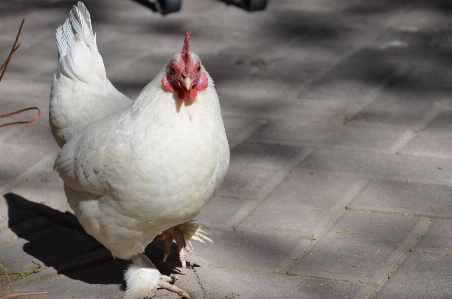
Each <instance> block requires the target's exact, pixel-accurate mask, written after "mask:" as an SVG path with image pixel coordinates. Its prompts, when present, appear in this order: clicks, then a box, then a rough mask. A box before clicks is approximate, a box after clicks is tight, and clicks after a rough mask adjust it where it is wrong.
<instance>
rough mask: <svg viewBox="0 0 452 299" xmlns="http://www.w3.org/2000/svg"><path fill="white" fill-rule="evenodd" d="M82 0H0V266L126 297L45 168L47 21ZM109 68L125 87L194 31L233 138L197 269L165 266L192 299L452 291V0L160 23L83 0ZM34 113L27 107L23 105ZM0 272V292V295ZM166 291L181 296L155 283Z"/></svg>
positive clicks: (195, 7) (212, 8)
mask: <svg viewBox="0 0 452 299" xmlns="http://www.w3.org/2000/svg"><path fill="white" fill-rule="evenodd" d="M73 4H75V2H74V1H50V0H48V1H46V0H34V1H29V0H23V1H4V2H0V60H2V61H3V59H5V58H6V57H7V54H8V52H9V49H10V47H11V46H12V44H13V42H14V38H15V35H16V32H17V29H18V27H19V25H20V22H21V19H22V18H23V17H25V18H26V22H25V27H24V30H23V33H22V36H21V38H20V41H21V43H22V46H21V47H20V49H19V50H18V52H17V53H16V54H15V55H14V56H13V58H12V61H11V63H10V66H9V68H8V71H7V73H6V75H5V77H4V79H3V81H2V82H1V83H0V100H1V104H0V114H2V113H6V112H10V111H12V110H15V109H20V108H24V107H28V106H33V105H34V106H38V107H39V108H41V110H42V116H41V118H40V119H39V120H38V121H36V122H35V123H33V124H30V125H27V126H24V127H20V126H15V127H7V128H1V129H0V160H1V162H0V193H1V194H2V195H3V196H1V198H0V263H1V264H2V265H3V266H4V267H6V268H8V271H11V272H14V271H24V270H27V269H33V268H38V266H37V264H35V263H39V265H40V267H41V268H40V269H38V270H36V272H35V273H32V274H30V275H27V276H19V275H11V276H10V278H11V281H12V286H13V288H14V291H15V292H16V293H20V292H26V291H48V292H49V295H47V296H36V297H33V298H55V299H62V298H96V299H97V298H120V296H121V294H122V292H123V290H124V285H123V280H122V273H123V270H124V269H125V265H126V263H127V262H125V261H121V260H114V259H113V258H112V257H111V255H110V253H109V252H108V251H107V250H106V249H104V248H103V246H102V245H100V244H99V243H97V242H96V241H95V240H94V239H93V238H91V237H90V236H88V235H86V234H85V233H84V231H83V229H82V228H81V227H80V226H79V224H78V222H77V220H76V218H75V217H74V216H73V215H72V214H71V213H70V211H69V208H68V206H67V204H66V201H65V196H64V193H63V190H62V182H61V180H59V178H58V176H57V174H56V173H54V172H53V171H52V166H53V165H52V163H53V160H54V158H55V156H56V155H57V153H58V147H57V146H56V144H55V141H54V140H53V138H52V136H51V134H50V130H49V127H48V120H47V115H48V101H49V93H50V85H51V80H52V74H53V72H54V71H55V68H56V61H57V51H56V46H55V39H54V32H55V29H56V28H57V26H58V25H60V24H62V22H63V21H64V20H65V19H66V18H67V17H68V13H69V10H70V8H71V7H72V5H73ZM85 4H86V6H87V7H88V9H89V10H90V12H91V16H92V18H93V20H94V30H95V31H96V32H97V41H98V46H99V50H100V52H101V54H102V56H103V58H104V62H105V65H106V69H107V74H108V76H109V78H110V79H111V81H112V82H113V84H114V85H115V86H116V87H117V88H118V89H119V90H121V91H123V92H124V93H125V94H127V95H128V96H131V97H135V96H136V95H137V94H138V92H139V91H140V90H141V89H142V88H143V87H144V85H145V84H147V83H148V82H149V81H150V80H151V79H152V77H153V76H154V75H155V74H156V73H157V71H158V70H159V69H160V68H161V67H162V66H163V65H164V64H165V63H166V62H167V61H168V59H169V58H170V57H171V56H172V54H173V53H174V52H176V51H179V50H180V47H181V45H182V41H183V38H184V34H185V32H186V30H187V29H188V28H190V29H191V30H192V31H193V35H192V48H193V50H194V51H195V52H196V53H198V54H199V55H200V57H201V59H202V60H203V63H204V65H205V66H206V68H207V70H208V71H209V73H210V74H211V76H212V77H213V78H214V79H215V81H216V87H217V91H218V93H219V96H220V101H221V105H222V110H223V116H224V120H225V125H226V130H227V134H228V138H229V142H230V145H231V150H232V151H231V165H230V168H229V172H228V174H227V176H226V179H225V181H224V183H223V185H222V187H221V188H220V189H219V191H218V192H217V194H216V196H215V197H214V198H213V199H212V200H211V201H210V202H209V203H208V204H207V205H206V207H205V208H204V210H203V211H202V212H201V214H199V216H198V217H197V219H198V220H199V221H200V222H201V223H203V224H204V225H205V227H206V230H207V231H208V233H209V237H211V238H212V239H213V240H214V243H213V244H200V243H197V242H196V243H195V244H193V245H194V246H195V251H196V252H197V254H198V255H197V256H192V255H190V256H189V257H188V260H189V261H190V265H191V267H189V268H188V269H181V268H179V266H180V263H178V261H177V254H176V253H175V252H173V253H172V255H171V257H170V259H169V261H168V262H166V263H165V264H163V263H162V255H163V249H162V245H161V244H151V245H150V246H149V247H148V249H147V253H148V255H149V256H150V257H151V258H152V259H153V261H154V262H155V264H156V265H157V267H158V268H159V269H160V270H161V271H162V272H163V273H166V274H170V273H175V274H178V278H179V279H178V281H177V282H176V283H177V284H178V285H179V286H181V287H183V288H185V289H186V290H187V291H188V292H189V293H190V294H191V295H192V296H193V298H206V299H210V298H242V299H243V298H250V299H251V298H319V299H320V298H321V299H323V298H367V297H369V298H385V299H387V298H452V284H451V283H450V281H451V280H452V257H451V256H452V188H451V184H452V154H451V150H450V149H451V148H452V133H451V132H452V109H451V107H452V106H451V105H452V98H451V92H452V35H451V33H450V32H451V31H450V30H451V25H452V6H451V5H450V4H448V3H447V1H440V0H432V1H394V0H370V1H367V0H366V1H364V0H348V1H333V0H285V1H277V0H270V2H269V5H268V7H267V9H266V10H265V11H262V12H255V13H247V12H245V11H243V10H240V9H238V8H237V7H235V6H227V5H226V4H225V3H224V2H222V1H214V0H196V1H195V0H190V1H187V0H185V1H184V3H183V8H182V11H181V12H180V13H177V14H171V15H168V16H166V17H162V16H160V15H158V14H156V13H153V12H152V11H150V10H148V9H146V8H144V7H143V6H141V5H139V4H137V3H135V2H132V1H124V0H122V1H121V0H109V1H94V0H87V1H85ZM30 115H32V112H30ZM10 293H11V290H10V287H9V282H8V280H7V278H6V276H5V275H0V296H1V295H6V294H10ZM157 297H158V298H177V296H176V295H175V294H172V293H169V292H167V291H164V290H159V291H158V292H157Z"/></svg>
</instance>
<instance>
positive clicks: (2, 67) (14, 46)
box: [0, 18, 25, 81]
mask: <svg viewBox="0 0 452 299" xmlns="http://www.w3.org/2000/svg"><path fill="white" fill-rule="evenodd" d="M24 22H25V18H24V19H23V20H22V23H21V24H20V28H19V32H17V35H16V41H15V42H14V45H13V47H12V49H11V52H9V55H8V58H6V60H5V62H3V64H2V66H1V67H0V72H2V73H1V75H0V81H2V78H3V75H4V74H5V72H6V68H7V67H8V63H9V61H10V60H11V57H12V56H13V53H14V52H16V51H17V49H19V47H20V44H18V45H17V41H18V40H19V35H20V32H21V31H22V27H23V26H24ZM16 45H17V46H16Z"/></svg>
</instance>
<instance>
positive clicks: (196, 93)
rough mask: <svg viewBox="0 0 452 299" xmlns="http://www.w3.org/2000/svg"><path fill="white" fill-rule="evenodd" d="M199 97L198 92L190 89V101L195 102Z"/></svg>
mask: <svg viewBox="0 0 452 299" xmlns="http://www.w3.org/2000/svg"><path fill="white" fill-rule="evenodd" d="M197 96H198V91H197V90H196V89H194V88H191V89H190V99H192V100H194V99H195V98H196V97H197Z"/></svg>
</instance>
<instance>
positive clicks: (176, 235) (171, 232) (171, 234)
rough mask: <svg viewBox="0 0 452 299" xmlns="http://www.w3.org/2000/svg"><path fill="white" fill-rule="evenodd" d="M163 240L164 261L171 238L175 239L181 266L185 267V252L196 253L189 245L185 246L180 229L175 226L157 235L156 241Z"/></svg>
mask: <svg viewBox="0 0 452 299" xmlns="http://www.w3.org/2000/svg"><path fill="white" fill-rule="evenodd" d="M163 240H165V250H164V251H163V262H165V261H166V259H167V258H168V255H169V253H170V250H171V245H172V243H173V240H174V241H176V246H177V251H178V252H179V260H180V262H181V263H182V268H186V266H187V264H186V261H185V252H189V253H191V254H196V253H195V252H194V251H193V250H192V249H190V247H188V246H187V242H186V240H185V238H184V235H183V234H182V232H181V231H180V229H179V228H178V227H177V226H175V227H172V228H170V229H167V230H165V231H163V232H162V233H161V234H160V235H159V236H158V237H157V241H163Z"/></svg>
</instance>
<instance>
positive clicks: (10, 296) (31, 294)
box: [0, 292, 49, 299]
mask: <svg viewBox="0 0 452 299" xmlns="http://www.w3.org/2000/svg"><path fill="white" fill-rule="evenodd" d="M48 293H49V292H31V293H21V294H10V295H6V296H1V297H0V299H8V298H14V297H24V296H35V295H46V294H48Z"/></svg>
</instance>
